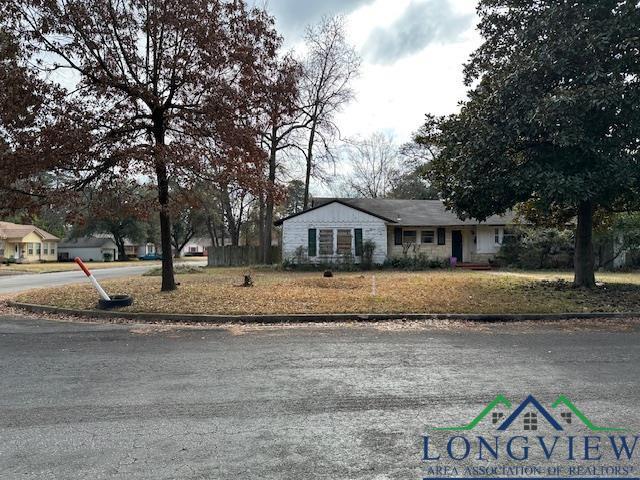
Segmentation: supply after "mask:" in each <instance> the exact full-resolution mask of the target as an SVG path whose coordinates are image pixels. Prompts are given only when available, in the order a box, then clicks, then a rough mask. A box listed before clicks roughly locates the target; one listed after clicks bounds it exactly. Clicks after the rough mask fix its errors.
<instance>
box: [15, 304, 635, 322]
mask: <svg viewBox="0 0 640 480" xmlns="http://www.w3.org/2000/svg"><path fill="white" fill-rule="evenodd" d="M7 304H8V305H9V306H10V307H13V308H18V309H21V310H25V311H27V312H31V313H49V314H58V315H69V316H73V317H80V318H98V319H124V320H131V321H134V322H139V323H157V322H171V323H193V324H198V323H214V324H215V323H219V324H229V323H267V324H269V323H272V324H275V323H320V322H322V323H326V322H374V323H375V322H383V321H389V320H458V321H468V322H479V323H497V322H524V321H529V320H539V321H563V320H588V319H594V318H606V319H625V318H626V319H628V318H640V313H631V312H629V313H607V312H599V313H596V312H593V313H543V314H540V313H535V314H462V313H407V314H400V313H393V314H388V313H371V314H357V313H337V314H336V313H334V314H324V315H319V314H295V315H193V314H178V313H130V312H128V313H127V312H117V311H102V310H77V309H73V308H60V307H51V306H46V305H33V304H29V303H20V302H11V301H9V302H7Z"/></svg>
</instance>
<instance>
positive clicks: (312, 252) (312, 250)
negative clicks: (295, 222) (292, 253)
mask: <svg viewBox="0 0 640 480" xmlns="http://www.w3.org/2000/svg"><path fill="white" fill-rule="evenodd" d="M316 232H317V231H316V229H315V228H310V229H309V246H308V252H309V256H310V257H315V256H316V255H317V247H316V245H317V242H316Z"/></svg>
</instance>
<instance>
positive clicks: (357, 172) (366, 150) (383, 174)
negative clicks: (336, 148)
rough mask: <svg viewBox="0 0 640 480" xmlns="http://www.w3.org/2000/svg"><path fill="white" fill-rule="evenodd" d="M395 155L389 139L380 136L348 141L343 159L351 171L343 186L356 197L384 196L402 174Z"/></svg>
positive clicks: (392, 143)
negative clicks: (344, 158)
mask: <svg viewBox="0 0 640 480" xmlns="http://www.w3.org/2000/svg"><path fill="white" fill-rule="evenodd" d="M399 155H400V154H399V150H398V147H397V146H396V145H395V144H394V142H393V139H392V138H391V137H389V136H387V135H385V134H383V133H374V134H373V135H371V136H370V137H369V138H365V139H360V140H351V141H349V142H348V146H347V158H348V161H349V166H350V168H351V172H350V173H349V175H348V176H347V177H346V178H345V184H346V187H347V188H348V189H349V190H351V191H353V192H354V193H355V194H356V195H358V196H360V197H365V198H384V197H386V196H387V194H388V193H389V191H390V190H391V188H392V187H393V185H394V180H395V179H396V178H398V176H399V175H401V173H402V168H401V163H400V160H399Z"/></svg>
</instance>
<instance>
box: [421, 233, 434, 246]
mask: <svg viewBox="0 0 640 480" xmlns="http://www.w3.org/2000/svg"><path fill="white" fill-rule="evenodd" d="M429 233H430V234H431V241H430V242H425V238H427V237H428V236H427V235H425V234H429ZM420 243H422V244H425V245H433V244H434V243H436V231H435V230H420Z"/></svg>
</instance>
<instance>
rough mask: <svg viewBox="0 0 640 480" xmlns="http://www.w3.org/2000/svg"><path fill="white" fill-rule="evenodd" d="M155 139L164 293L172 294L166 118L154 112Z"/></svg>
mask: <svg viewBox="0 0 640 480" xmlns="http://www.w3.org/2000/svg"><path fill="white" fill-rule="evenodd" d="M153 117H154V138H155V142H156V152H155V156H156V164H155V166H156V178H157V181H158V201H159V203H160V244H161V246H162V291H163V292H171V291H173V290H176V289H177V286H176V279H175V276H174V274H173V255H172V251H171V216H170V214H169V178H168V175H167V165H166V163H165V160H164V158H158V155H159V154H160V155H164V151H162V152H160V153H158V151H157V150H158V149H162V147H163V146H164V118H163V114H162V113H161V112H160V113H158V112H154V114H153Z"/></svg>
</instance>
